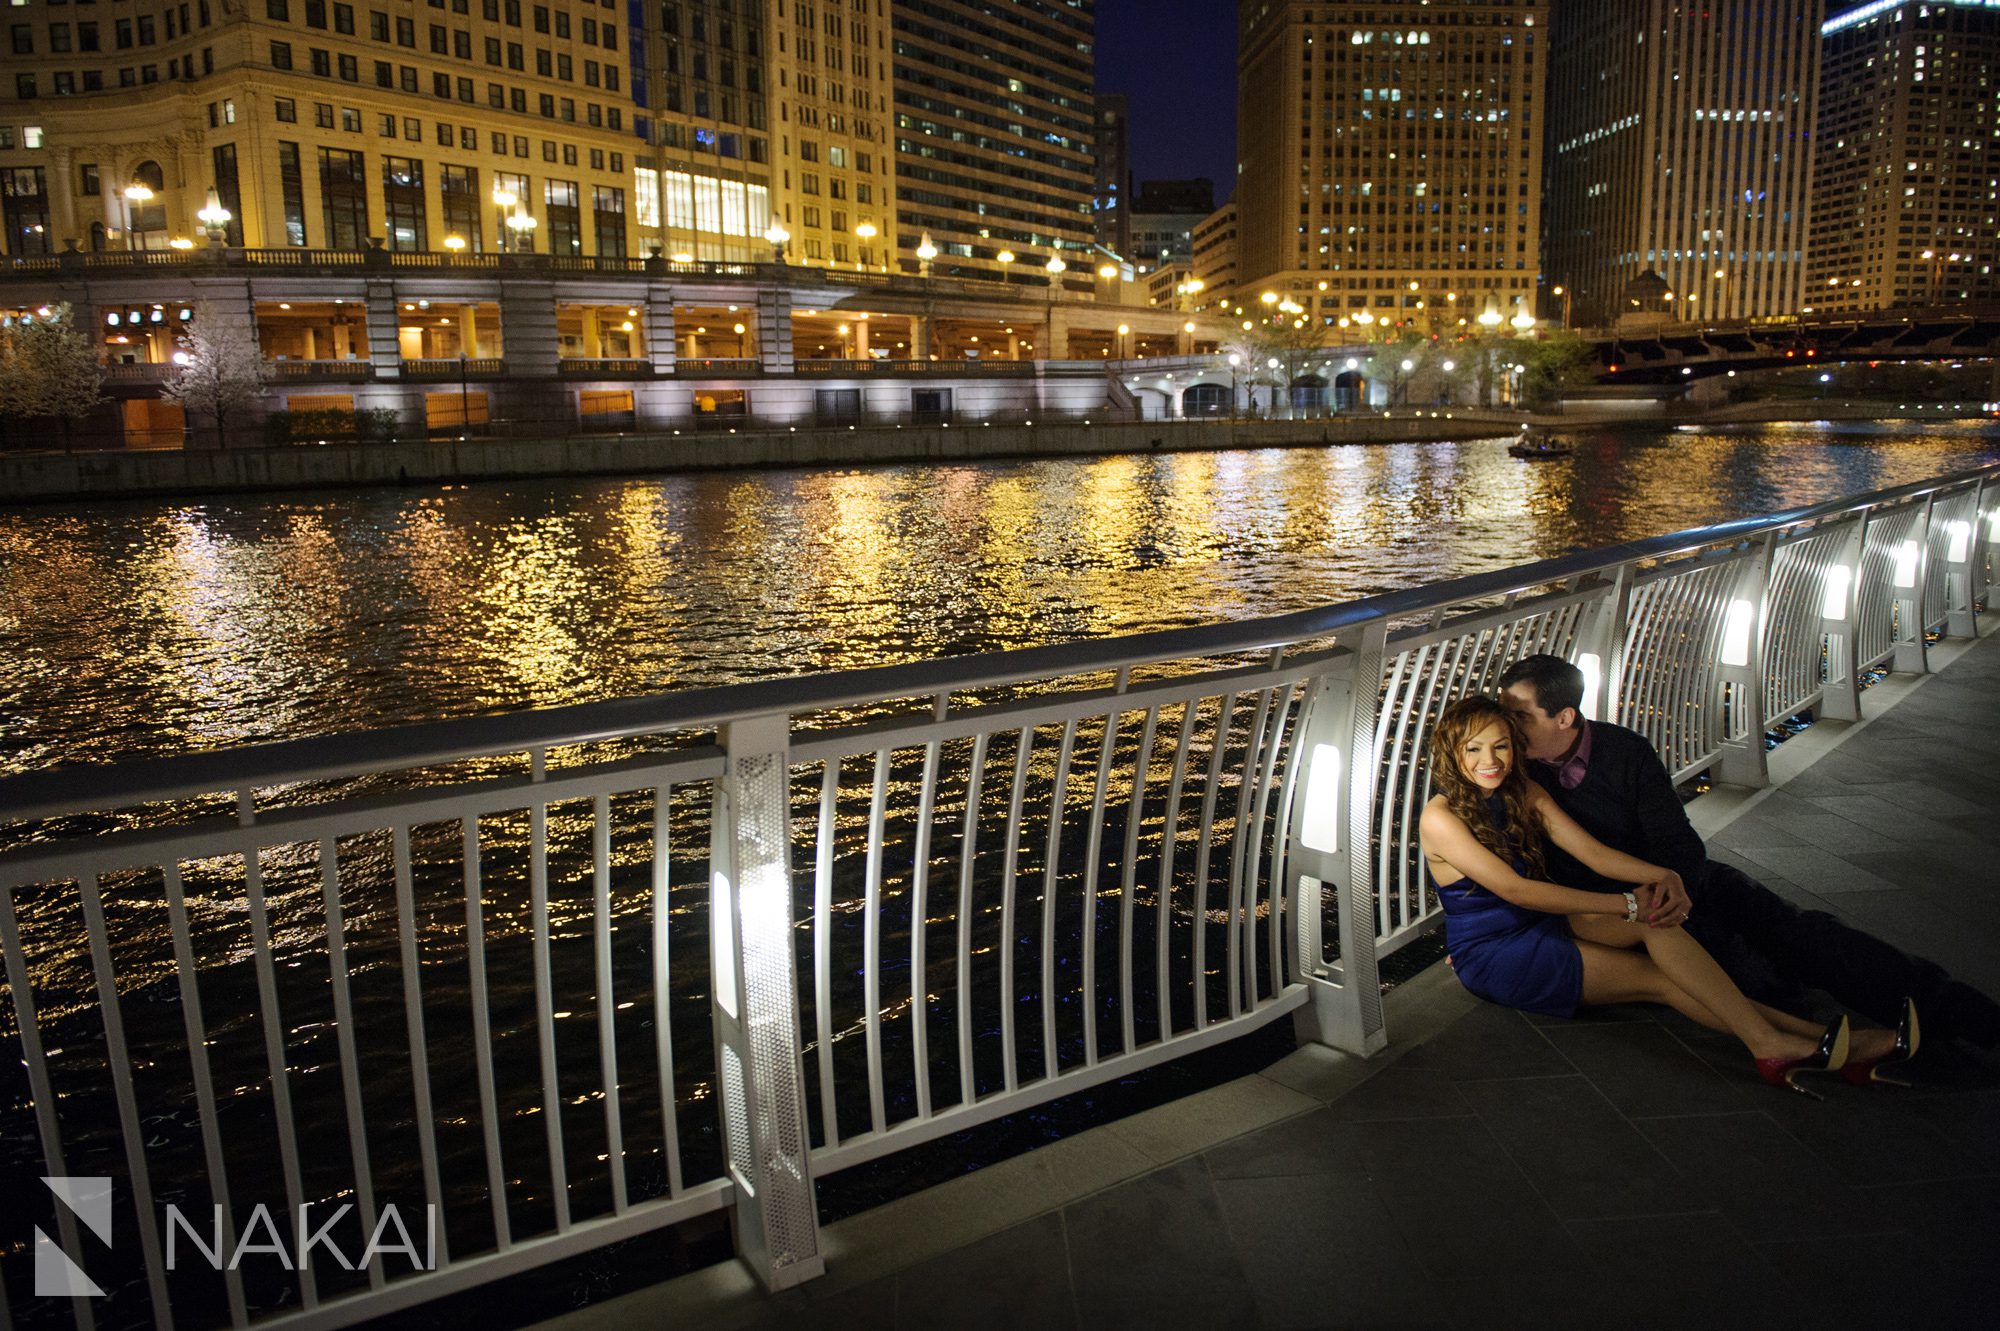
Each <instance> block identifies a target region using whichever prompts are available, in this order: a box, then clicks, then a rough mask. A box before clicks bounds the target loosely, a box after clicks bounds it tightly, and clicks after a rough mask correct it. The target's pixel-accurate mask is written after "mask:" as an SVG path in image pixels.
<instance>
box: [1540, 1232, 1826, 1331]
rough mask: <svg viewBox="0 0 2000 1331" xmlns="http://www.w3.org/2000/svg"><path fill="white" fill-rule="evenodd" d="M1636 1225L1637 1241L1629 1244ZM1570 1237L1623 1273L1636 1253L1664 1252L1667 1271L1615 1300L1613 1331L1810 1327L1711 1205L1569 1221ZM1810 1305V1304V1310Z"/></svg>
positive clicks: (1774, 1276)
mask: <svg viewBox="0 0 2000 1331" xmlns="http://www.w3.org/2000/svg"><path fill="white" fill-rule="evenodd" d="M1641 1230H1643V1235H1644V1239H1643V1243H1637V1242H1635V1238H1636V1237H1637V1235H1638V1233H1639V1232H1640V1231H1641ZM1569 1232H1570V1235H1571V1236H1572V1237H1573V1238H1574V1239H1575V1240H1576V1242H1577V1245H1578V1246H1579V1247H1580V1248H1582V1250H1583V1253H1584V1256H1585V1257H1586V1258H1587V1259H1589V1260H1590V1261H1592V1262H1594V1263H1598V1264H1600V1265H1601V1266H1603V1267H1604V1268H1605V1269H1607V1270H1612V1271H1621V1272H1622V1271H1628V1270H1630V1268H1631V1267H1632V1265H1633V1264H1634V1263H1635V1262H1638V1261H1643V1260H1644V1259H1643V1256H1642V1255H1641V1254H1642V1253H1643V1252H1648V1251H1650V1252H1658V1253H1664V1254H1671V1264H1670V1269H1668V1270H1665V1271H1662V1272H1661V1273H1660V1274H1659V1276H1658V1278H1655V1279H1649V1280H1647V1281H1646V1282H1645V1294H1644V1297H1641V1298H1633V1299H1630V1300H1629V1301H1628V1302H1626V1303H1625V1304H1624V1306H1623V1310H1622V1315H1621V1316H1620V1317H1619V1319H1618V1320H1617V1321H1616V1322H1615V1323H1612V1324H1611V1325H1615V1326H1617V1327H1619V1328H1620V1329H1621V1331H1687V1328H1690V1327H1700V1328H1702V1331H1778V1329H1779V1328H1784V1329H1786V1331H1792V1329H1793V1328H1796V1329H1798V1331H1804V1328H1806V1327H1809V1326H1814V1325H1815V1323H1814V1322H1812V1321H1811V1320H1810V1319H1809V1318H1808V1316H1807V1314H1806V1310H1805V1309H1803V1308H1801V1307H1800V1306H1799V1303H1798V1300H1797V1298H1796V1297H1795V1296H1794V1292H1793V1290H1792V1288H1791V1286H1790V1285H1789V1284H1788V1283H1787V1282H1786V1281H1785V1280H1784V1279H1783V1278H1782V1277H1781V1276H1779V1274H1778V1270H1777V1268H1776V1267H1775V1266H1773V1265H1772V1264H1771V1262H1770V1260H1769V1258H1767V1257H1766V1256H1765V1255H1764V1254H1763V1253H1761V1252H1759V1251H1758V1250H1757V1249H1756V1248H1754V1247H1752V1246H1751V1245H1750V1243H1749V1242H1748V1241H1747V1240H1746V1239H1745V1238H1744V1237H1743V1235H1742V1234H1741V1233H1740V1232H1739V1231H1738V1230H1737V1229H1736V1227H1735V1226H1734V1225H1732V1224H1731V1223H1730V1222H1729V1218H1728V1217H1727V1216H1725V1215H1723V1214H1722V1213H1721V1212H1719V1211H1696V1212H1690V1213H1688V1214H1686V1215H1672V1216H1655V1217H1653V1218H1651V1219H1648V1220H1647V1221H1646V1222H1645V1223H1644V1225H1643V1226H1642V1227H1635V1226H1634V1225H1633V1223H1632V1222H1631V1221H1629V1220H1572V1221H1571V1222H1570V1223H1569ZM1815 1311H1816V1310H1815Z"/></svg>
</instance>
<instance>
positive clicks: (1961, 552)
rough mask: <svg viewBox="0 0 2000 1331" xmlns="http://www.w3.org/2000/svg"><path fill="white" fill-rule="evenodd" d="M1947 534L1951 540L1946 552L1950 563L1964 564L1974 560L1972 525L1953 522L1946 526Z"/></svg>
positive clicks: (1946, 557)
mask: <svg viewBox="0 0 2000 1331" xmlns="http://www.w3.org/2000/svg"><path fill="white" fill-rule="evenodd" d="M1944 530H1945V534H1946V535H1947V536H1949V537H1950V538H1951V540H1950V544H1949V545H1948V546H1947V548H1946V551H1945V559H1946V561H1947V562H1949V563H1953V564H1963V563H1965V562H1967V561H1968V560H1970V559H1971V558H1972V524H1971V523H1969V522H1951V523H1946V524H1945V529H1944Z"/></svg>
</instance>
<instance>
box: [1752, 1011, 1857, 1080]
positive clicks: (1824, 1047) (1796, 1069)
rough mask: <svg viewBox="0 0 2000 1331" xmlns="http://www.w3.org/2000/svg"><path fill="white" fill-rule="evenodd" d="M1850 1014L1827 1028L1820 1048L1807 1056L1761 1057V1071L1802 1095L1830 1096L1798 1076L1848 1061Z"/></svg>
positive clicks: (1758, 1073) (1759, 1069) (1758, 1067)
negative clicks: (1801, 1081)
mask: <svg viewBox="0 0 2000 1331" xmlns="http://www.w3.org/2000/svg"><path fill="white" fill-rule="evenodd" d="M1847 1039H1848V1030H1847V1018H1845V1017H1842V1018H1841V1019H1840V1020H1839V1021H1836V1022H1835V1023H1834V1024H1833V1025H1831V1026H1829V1027H1827V1028H1826V1034H1825V1035H1822V1036H1821V1037H1820V1040H1819V1048H1817V1049H1815V1050H1813V1051H1812V1052H1811V1053H1810V1054H1807V1055H1806V1056H1805V1057H1804V1058H1760V1059H1758V1060H1757V1075H1758V1076H1760V1077H1762V1078H1763V1079H1764V1080H1765V1081H1767V1082H1769V1083H1770V1084H1771V1085H1773V1086H1784V1087H1789V1088H1790V1089H1792V1090H1794V1091H1797V1092H1798V1093H1799V1094H1800V1095H1810V1096H1811V1097H1812V1098H1813V1099H1815V1100H1823V1099H1825V1098H1826V1097H1825V1096H1823V1095H1821V1094H1820V1093H1819V1092H1818V1091H1815V1090H1812V1089H1811V1088H1809V1087H1805V1086H1801V1085H1799V1083H1798V1082H1797V1081H1796V1080H1795V1078H1797V1077H1798V1075H1799V1074H1800V1073H1801V1072H1834V1071H1838V1070H1839V1069H1840V1068H1842V1067H1844V1066H1845V1065H1846V1063H1847Z"/></svg>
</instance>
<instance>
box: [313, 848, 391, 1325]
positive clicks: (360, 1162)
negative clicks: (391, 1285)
mask: <svg viewBox="0 0 2000 1331" xmlns="http://www.w3.org/2000/svg"><path fill="white" fill-rule="evenodd" d="M319 877H320V898H321V901H322V902H323V904H324V909H325V911H326V960H327V969H328V971H329V973H330V979H331V983H332V988H333V1023H334V1035H335V1039H336V1042H337V1043H338V1045H339V1046H340V1088H341V1092H342V1094H343V1096H344V1097H345V1100H346V1105H347V1150H348V1154H349V1155H350V1156H351V1157H352V1158H353V1161H354V1199H355V1201H356V1202H357V1203H358V1204H359V1205H360V1207H361V1224H362V1226H363V1229H364V1231H365V1232H366V1233H370V1234H373V1233H374V1232H375V1219H376V1210H375V1170H374V1166H373V1164H372V1163H371V1161H370V1160H369V1155H368V1120H367V1117H366V1116H365V1115H364V1114H363V1113H362V1102H361V1052H360V1047H359V1046H358V1045H357V1043H356V1042H355V1030H354V994H353V989H352V987H351V986H350V984H349V983H348V970H347V924H346V913H345V911H344V909H343V908H342V906H341V901H340V843H339V842H338V841H336V840H335V839H334V838H332V837H325V838H323V839H322V840H321V841H320V843H319ZM382 1283H383V1277H382V1262H381V1259H380V1257H379V1256H377V1257H373V1258H371V1259H370V1260H369V1263H368V1284H369V1286H370V1287H371V1288H374V1289H380V1288H382Z"/></svg>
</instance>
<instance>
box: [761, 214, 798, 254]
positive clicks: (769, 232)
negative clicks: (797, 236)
mask: <svg viewBox="0 0 2000 1331" xmlns="http://www.w3.org/2000/svg"><path fill="white" fill-rule="evenodd" d="M764 239H765V241H766V242H767V243H768V244H769V245H770V246H771V262H772V263H783V262H784V261H785V246H786V245H787V244H788V243H790V241H791V239H792V233H791V232H789V231H787V230H785V228H783V227H781V226H779V225H778V224H777V223H776V222H773V223H771V225H770V226H769V227H767V228H766V229H765V231H764Z"/></svg>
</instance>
